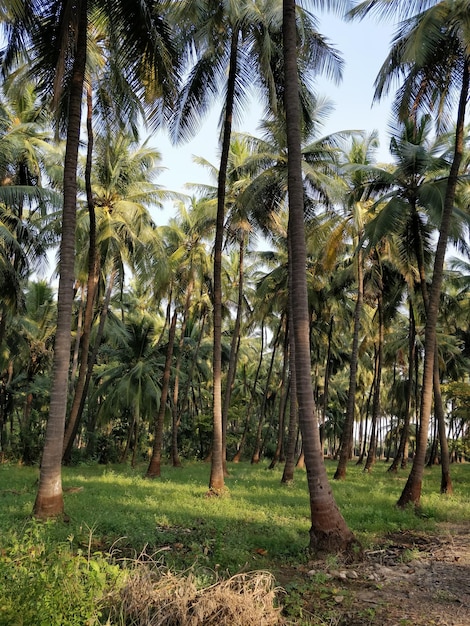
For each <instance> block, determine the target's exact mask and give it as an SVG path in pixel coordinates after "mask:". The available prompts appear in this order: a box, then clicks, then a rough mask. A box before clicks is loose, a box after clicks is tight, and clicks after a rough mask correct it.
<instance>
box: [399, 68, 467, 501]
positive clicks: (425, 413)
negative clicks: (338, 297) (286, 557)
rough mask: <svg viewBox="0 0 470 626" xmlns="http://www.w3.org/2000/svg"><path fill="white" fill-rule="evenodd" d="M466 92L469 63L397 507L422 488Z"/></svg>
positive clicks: (416, 496)
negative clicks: (412, 445)
mask: <svg viewBox="0 0 470 626" xmlns="http://www.w3.org/2000/svg"><path fill="white" fill-rule="evenodd" d="M468 93H469V67H468V64H466V65H465V68H464V73H463V78H462V88H461V92H460V99H459V107H458V113H457V124H456V130H455V147H454V158H453V160H452V165H451V168H450V172H449V177H448V179H447V187H446V194H445V198H444V208H443V211H442V218H441V226H440V230H439V239H438V242H437V248H436V256H435V258H434V269H433V277H432V283H431V289H430V293H429V306H428V310H427V315H426V327H425V335H424V371H423V388H422V393H421V409H420V415H421V422H420V429H419V435H418V438H417V442H416V454H415V457H414V459H413V466H412V468H411V472H410V475H409V477H408V480H407V482H406V485H405V487H404V488H403V491H402V494H401V496H400V498H399V499H398V503H397V505H398V506H399V507H405V506H406V505H407V504H409V503H413V504H414V505H415V506H419V503H420V499H421V489H422V484H423V474H424V466H425V459H426V447H427V442H428V429H429V420H430V416H431V406H432V398H433V384H434V358H435V351H436V327H437V318H438V314H439V301H440V295H441V286H442V280H443V270H444V258H445V253H446V249H447V239H448V235H449V229H450V222H451V218H452V211H453V207H454V200H455V194H456V189H457V181H458V176H459V171H460V164H461V162H462V157H463V150H464V137H465V108H466V106H467V100H468Z"/></svg>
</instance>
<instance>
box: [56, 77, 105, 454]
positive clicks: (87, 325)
mask: <svg viewBox="0 0 470 626" xmlns="http://www.w3.org/2000/svg"><path fill="white" fill-rule="evenodd" d="M92 113H93V107H92V94H91V86H88V88H87V130H88V146H87V160H86V168H85V185H86V196H87V206H88V214H89V218H90V232H89V250H88V280H87V291H86V298H87V299H86V306H85V315H84V320H83V329H82V336H81V339H80V341H79V339H78V337H77V342H78V341H79V344H80V348H81V349H80V367H79V370H78V380H77V384H76V385H75V393H74V397H73V402H72V407H71V409H70V415H69V421H68V424H67V428H66V431H65V436H64V449H63V452H64V457H63V458H64V461H66V462H69V461H70V456H71V452H72V446H73V441H74V439H75V437H76V434H77V431H78V428H77V427H76V422H77V420H78V415H79V411H80V404H81V402H82V396H83V394H84V391H85V380H86V373H87V370H88V353H89V349H90V337H91V327H92V325H93V312H94V308H95V296H96V291H97V287H98V279H99V258H98V254H97V250H96V216H95V203H94V200H93V193H92V189H91V165H92V156H93V128H92ZM71 439H72V440H71ZM66 452H67V454H66Z"/></svg>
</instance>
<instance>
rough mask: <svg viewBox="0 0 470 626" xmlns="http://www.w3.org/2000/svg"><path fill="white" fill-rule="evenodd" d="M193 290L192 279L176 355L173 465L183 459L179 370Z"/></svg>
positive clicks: (172, 417) (172, 412)
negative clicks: (179, 431)
mask: <svg viewBox="0 0 470 626" xmlns="http://www.w3.org/2000/svg"><path fill="white" fill-rule="evenodd" d="M192 292H193V282H192V281H190V283H189V285H188V288H187V292H186V301H185V305H184V312H183V321H182V322H181V336H180V340H179V350H178V355H177V357H176V363H175V380H174V383H173V402H172V406H171V463H172V465H173V467H181V460H180V458H179V453H178V428H179V425H180V421H181V420H180V417H179V415H178V413H179V410H178V409H179V405H178V396H179V380H180V376H179V370H180V365H181V356H182V352H183V347H184V336H185V333H186V326H187V323H188V315H189V305H190V302H191V296H192Z"/></svg>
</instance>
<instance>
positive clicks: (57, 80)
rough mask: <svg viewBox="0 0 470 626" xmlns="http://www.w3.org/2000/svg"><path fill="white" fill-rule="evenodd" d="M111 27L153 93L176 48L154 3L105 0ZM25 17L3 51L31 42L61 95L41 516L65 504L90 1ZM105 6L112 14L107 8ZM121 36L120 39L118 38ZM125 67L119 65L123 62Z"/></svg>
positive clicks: (48, 88)
mask: <svg viewBox="0 0 470 626" xmlns="http://www.w3.org/2000/svg"><path fill="white" fill-rule="evenodd" d="M103 8H104V9H105V12H106V11H107V12H108V15H109V23H110V24H112V28H110V30H109V34H110V36H112V37H115V41H119V48H117V47H115V48H114V49H115V50H119V53H118V54H117V55H116V59H119V63H118V66H119V67H120V69H121V71H122V73H123V74H124V71H125V72H126V73H127V76H132V77H133V79H134V81H136V82H137V84H139V85H140V86H141V92H142V93H144V92H145V88H144V86H145V84H147V85H148V86H149V89H148V93H150V92H152V90H153V93H150V95H151V96H152V97H153V98H152V99H153V100H155V99H156V97H155V96H156V95H157V92H156V90H155V86H156V85H157V83H159V84H160V85H163V91H160V94H158V95H161V93H163V92H165V93H167V90H166V87H170V86H171V78H170V77H171V76H172V75H173V74H172V70H173V66H172V61H173V60H174V58H175V57H174V54H173V53H172V51H171V46H168V37H167V35H168V32H167V29H166V27H165V25H164V23H163V20H162V19H161V17H160V15H161V14H159V13H158V11H157V10H156V9H155V10H154V8H155V7H154V3H147V2H142V3H140V4H139V5H135V3H128V2H125V1H122V2H117V3H111V4H110V3H104V7H103ZM28 9H29V13H28V12H26V13H27V17H28V20H26V21H25V20H24V19H22V18H23V17H24V16H23V15H21V16H19V19H18V20H17V23H16V25H15V26H16V29H15V28H13V29H12V35H11V38H10V41H9V49H8V50H7V54H6V59H7V60H10V61H11V60H12V59H13V58H14V56H15V55H14V52H15V49H17V48H18V47H19V46H20V47H21V46H24V43H26V45H30V46H31V48H32V49H33V51H34V54H33V56H34V58H35V59H36V60H37V61H36V62H35V63H34V64H33V67H32V72H33V75H36V76H38V77H40V83H41V86H42V89H43V91H44V93H45V94H46V95H47V96H49V95H50V94H51V93H52V94H53V98H52V100H53V103H54V106H55V108H56V110H59V109H58V104H59V103H61V102H62V103H64V102H65V100H66V101H67V106H66V107H64V109H62V111H64V110H65V111H66V117H65V128H66V137H67V139H66V151H65V161H64V178H63V199H64V202H63V214H62V233H61V244H60V277H59V288H58V322H57V333H56V340H55V347H54V365H53V372H54V373H53V383H52V392H51V405H50V413H49V420H48V426H47V433H46V442H45V446H44V452H43V459H42V463H41V472H40V480H39V488H38V493H37V497H36V501H35V504H34V514H35V515H36V516H37V517H39V518H48V517H53V516H57V515H61V514H62V513H63V510H64V503H63V495H62V481H61V458H62V443H63V433H64V423H65V413H66V402H67V397H66V394H64V392H63V390H64V389H65V388H66V387H67V379H68V370H69V361H70V346H71V333H70V329H71V317H72V315H71V314H72V305H73V284H74V257H75V222H76V197H77V165H78V152H79V142H80V127H81V106H82V98H83V87H84V81H85V70H86V60H87V33H88V15H89V10H90V9H91V3H88V2H87V1H86V0H84V1H83V2H81V3H80V5H79V7H78V10H77V7H76V6H75V4H74V3H73V2H71V1H70V0H50V1H49V2H46V3H44V2H42V3H38V4H37V5H36V4H35V3H31V6H30V5H28ZM109 12H111V14H110V13H109ZM124 42H125V43H124ZM124 68H125V70H124Z"/></svg>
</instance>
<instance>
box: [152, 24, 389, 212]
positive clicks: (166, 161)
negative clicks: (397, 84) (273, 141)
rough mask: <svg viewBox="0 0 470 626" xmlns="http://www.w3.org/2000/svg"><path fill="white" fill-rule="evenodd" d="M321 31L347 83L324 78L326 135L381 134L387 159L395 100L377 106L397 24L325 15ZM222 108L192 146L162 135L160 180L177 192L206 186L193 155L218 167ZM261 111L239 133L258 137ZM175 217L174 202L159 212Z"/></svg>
mask: <svg viewBox="0 0 470 626" xmlns="http://www.w3.org/2000/svg"><path fill="white" fill-rule="evenodd" d="M319 20H320V29H319V30H320V32H321V33H322V34H323V35H324V36H326V37H327V38H328V39H329V40H330V43H331V44H332V45H334V46H335V47H336V48H337V49H338V50H339V51H340V52H341V53H342V55H343V58H344V60H345V66H344V73H343V81H342V83H341V84H340V85H338V86H337V85H335V84H333V83H332V82H331V81H327V80H325V79H323V78H320V79H319V80H318V88H317V92H318V94H322V95H326V96H328V97H329V98H330V99H331V100H332V101H333V103H334V106H335V110H334V111H333V113H332V114H331V116H330V117H329V119H328V120H327V121H326V123H325V128H324V132H325V134H326V133H330V132H334V131H339V130H345V129H355V130H366V131H372V130H375V129H377V130H378V132H379V137H380V143H381V148H380V150H379V152H378V155H377V156H378V159H379V160H383V161H385V160H387V159H388V142H389V139H388V133H387V127H388V123H389V120H390V98H387V100H386V101H384V102H382V103H378V104H377V103H375V104H372V98H373V92H374V87H373V84H374V80H375V78H376V76H377V73H378V71H379V69H380V67H381V65H382V63H383V61H384V60H385V58H386V56H387V54H388V51H389V44H390V41H391V39H392V36H393V32H394V28H395V27H394V25H392V24H390V23H387V24H385V23H378V22H376V21H375V20H373V19H371V18H369V19H367V20H364V21H362V22H352V23H351V22H344V21H342V20H341V19H339V18H336V17H334V16H331V15H325V16H320V17H319ZM219 114H220V110H219V109H218V108H216V107H215V106H214V108H213V109H212V111H211V113H210V115H209V116H208V118H207V121H206V122H205V124H204V126H203V127H202V128H201V130H200V132H199V133H198V135H197V136H196V137H195V138H194V139H193V140H192V141H191V142H189V143H186V144H183V145H180V146H178V147H176V148H175V147H173V146H172V145H171V143H170V141H169V140H168V138H167V137H166V136H165V134H164V133H161V132H159V133H158V134H157V135H155V137H154V138H153V139H152V144H153V145H156V147H157V148H158V149H159V150H160V152H161V153H162V157H163V159H162V165H163V166H164V167H165V168H167V169H166V170H165V172H164V173H163V174H162V175H161V176H160V177H159V178H158V180H157V182H158V183H159V184H160V185H162V186H164V187H166V188H167V189H171V190H173V191H184V190H183V186H184V184H185V183H187V182H198V183H199V182H207V174H206V172H205V170H204V169H203V168H201V167H200V166H198V165H195V164H194V163H193V162H192V159H193V155H197V156H202V157H204V158H206V159H208V160H209V161H210V162H211V163H214V164H215V165H218V145H217V138H218V133H217V122H218V119H219ZM258 115H259V108H258V107H256V105H255V106H253V109H252V110H250V111H249V112H248V113H247V115H246V119H245V121H244V123H243V124H242V125H241V126H240V128H239V129H238V130H242V131H247V132H250V133H253V134H256V129H257V126H258V122H259V119H258ZM171 214H172V208H171V203H170V205H169V206H168V207H167V208H166V209H165V210H164V211H158V212H157V213H156V214H154V219H155V220H156V222H157V223H158V224H162V223H165V222H166V221H167V219H168V217H169V216H170V215H171Z"/></svg>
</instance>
